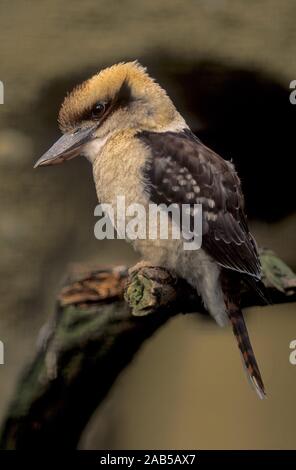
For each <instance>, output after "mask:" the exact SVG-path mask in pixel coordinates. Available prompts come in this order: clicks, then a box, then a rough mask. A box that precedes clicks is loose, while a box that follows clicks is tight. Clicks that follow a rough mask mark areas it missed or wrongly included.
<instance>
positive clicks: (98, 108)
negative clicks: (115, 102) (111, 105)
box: [91, 102, 106, 119]
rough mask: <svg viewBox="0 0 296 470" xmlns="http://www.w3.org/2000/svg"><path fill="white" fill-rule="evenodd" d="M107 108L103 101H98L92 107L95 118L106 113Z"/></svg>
mask: <svg viewBox="0 0 296 470" xmlns="http://www.w3.org/2000/svg"><path fill="white" fill-rule="evenodd" d="M105 109H106V105H105V103H102V102H98V103H96V104H95V105H94V107H93V108H92V110H91V114H92V117H93V119H97V118H99V117H101V116H102V114H103V113H104V111H105Z"/></svg>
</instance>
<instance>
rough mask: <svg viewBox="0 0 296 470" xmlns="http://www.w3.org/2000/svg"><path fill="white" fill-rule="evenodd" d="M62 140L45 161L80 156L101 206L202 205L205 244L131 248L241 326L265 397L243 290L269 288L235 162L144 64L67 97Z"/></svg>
mask: <svg viewBox="0 0 296 470" xmlns="http://www.w3.org/2000/svg"><path fill="white" fill-rule="evenodd" d="M58 123H59V126H60V129H61V131H62V133H63V135H62V137H60V138H59V139H58V141H57V142H56V143H55V144H54V145H53V146H52V147H51V148H50V149H49V150H48V151H47V152H46V153H45V154H44V155H43V156H42V157H41V158H39V160H38V161H37V162H36V164H35V167H41V166H47V165H54V164H57V163H61V162H63V161H66V160H69V159H72V158H74V157H77V156H79V155H82V156H84V157H86V158H87V159H88V160H89V161H90V163H91V165H92V171H93V178H94V182H95V187H96V192H97V196H98V201H99V202H100V203H104V204H111V205H114V206H115V204H116V198H117V196H118V195H123V196H124V197H125V198H126V203H127V204H133V203H140V204H143V205H144V207H147V206H148V205H149V204H151V203H154V204H158V205H159V204H171V203H173V204H176V205H177V206H180V205H182V204H189V205H190V207H191V206H193V205H194V204H201V205H202V244H201V247H200V249H198V250H194V251H186V250H184V248H183V245H182V243H181V240H178V239H174V240H173V239H170V240H163V239H159V237H157V238H156V239H153V240H152V239H149V238H148V237H147V238H146V239H141V240H140V239H139V240H132V243H133V245H134V247H135V249H136V250H137V251H138V252H139V253H140V254H141V256H142V258H143V259H144V260H146V261H148V262H150V263H151V264H154V265H157V266H161V267H164V268H166V269H167V270H169V271H170V272H171V273H173V274H174V275H176V276H178V277H181V278H183V279H185V280H186V281H187V282H188V283H189V284H190V285H191V286H192V287H193V288H194V289H195V290H196V292H197V293H198V295H199V296H200V297H201V299H202V301H203V303H204V306H205V308H206V310H207V311H208V313H209V314H210V315H211V316H212V317H213V318H214V320H215V321H216V322H217V324H218V325H220V326H225V325H227V324H228V323H230V324H231V325H232V329H233V333H234V336H235V338H236V340H237V344H238V347H239V350H240V353H241V357H242V360H243V364H244V367H245V370H246V372H247V376H248V378H249V380H250V382H251V384H252V385H253V387H254V389H255V391H256V392H257V394H258V396H259V397H260V398H265V397H266V392H265V387H264V384H263V380H262V377H261V373H260V370H259V367H258V364H257V361H256V358H255V354H254V351H253V348H252V345H251V342H250V338H249V334H248V330H247V327H246V323H245V321H244V317H243V313H242V310H241V307H240V291H241V283H242V281H243V282H247V283H248V284H249V285H250V286H251V287H252V288H253V289H254V290H255V291H256V292H258V293H259V294H260V295H261V296H264V292H263V290H262V282H261V276H262V274H261V273H262V270H261V264H260V258H259V254H258V249H257V245H256V241H255V239H254V237H253V235H252V234H251V233H250V230H249V228H248V222H247V216H246V213H245V203H244V196H243V192H242V187H241V182H240V179H239V176H238V174H237V172H236V170H235V167H234V165H233V163H232V162H231V161H229V160H227V159H224V158H222V157H221V156H219V155H218V154H217V153H216V152H214V151H213V150H211V149H210V148H208V147H207V146H206V145H205V144H204V143H203V142H202V141H201V140H200V139H199V138H198V137H197V136H196V135H195V134H194V133H193V132H192V130H191V129H190V127H189V125H188V124H187V123H186V121H185V119H184V118H183V117H182V115H181V114H180V113H179V112H178V110H177V108H176V106H175V105H174V103H173V101H172V100H171V98H170V97H169V95H168V94H167V92H166V90H165V89H164V88H163V87H161V85H160V84H159V83H158V82H157V81H156V80H155V79H153V78H152V77H151V76H150V75H149V73H148V72H147V69H146V68H145V67H143V66H142V65H141V64H140V63H139V62H138V61H130V62H120V63H117V64H114V65H112V66H110V67H107V68H104V69H102V70H100V71H99V72H98V73H96V74H95V75H93V76H92V77H91V78H89V79H87V80H85V81H84V82H83V83H81V84H79V85H77V86H76V87H75V88H74V89H73V90H72V91H71V92H70V93H69V94H67V95H66V97H65V99H64V101H63V103H62V105H61V108H60V111H59V115H58Z"/></svg>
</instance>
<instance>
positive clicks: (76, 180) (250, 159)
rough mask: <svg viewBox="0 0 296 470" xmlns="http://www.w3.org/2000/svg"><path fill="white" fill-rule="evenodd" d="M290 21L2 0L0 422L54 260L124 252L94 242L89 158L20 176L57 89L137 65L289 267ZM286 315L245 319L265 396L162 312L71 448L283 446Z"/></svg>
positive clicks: (45, 312)
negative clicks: (232, 173) (111, 68)
mask: <svg viewBox="0 0 296 470" xmlns="http://www.w3.org/2000/svg"><path fill="white" fill-rule="evenodd" d="M295 21H296V4H295V2H293V0H283V1H281V2H278V1H276V0H261V1H260V0H257V1H249V2H245V1H243V0H237V1H233V0H232V1H230V0H196V1H193V0H192V1H189V0H188V1H186V2H184V1H177V0H170V1H154V0H151V1H149V2H148V1H142V2H141V1H140V2H139V1H136V0H125V1H121V2H116V1H114V0H109V1H107V0H106V1H105V0H100V1H94V0H86V1H84V2H81V1H77V0H72V1H65V2H58V1H57V0H53V1H50V2H49V1H44V2H37V1H26V2H21V1H20V0H15V1H6V0H2V2H1V5H0V80H1V81H2V82H3V83H4V87H5V103H4V104H3V105H0V126H1V127H0V201H1V218H0V250H1V252H0V255H1V258H0V259H1V261H0V273H1V284H0V289H1V304H0V305H1V316H0V339H1V340H2V341H3V342H4V343H5V365H4V366H0V382H1V389H0V414H1V415H3V413H4V412H5V409H6V406H7V403H8V400H9V398H10V395H11V393H12V391H13V387H14V384H15V381H16V378H17V376H18V373H19V371H20V370H21V369H22V368H23V366H24V364H25V363H26V362H27V361H28V359H29V358H30V357H31V356H32V355H33V354H34V348H35V342H36V336H37V332H38V330H39V328H40V326H41V325H42V324H43V323H44V321H45V319H46V318H47V317H48V316H49V315H50V314H51V313H52V311H53V305H54V295H55V292H56V291H57V289H58V285H59V282H60V280H61V278H62V276H63V274H64V273H65V271H66V267H67V264H68V263H69V262H81V261H91V262H93V263H99V264H132V263H133V262H134V261H135V260H136V259H137V258H136V255H135V254H134V253H133V251H132V249H131V248H130V247H129V246H128V245H126V244H125V243H123V242H119V241H114V242H112V241H111V242H110V241H109V242H98V241H96V240H95V238H94V235H93V227H94V222H95V219H94V216H93V210H94V207H95V205H96V195H95V190H94V185H93V182H92V174H91V167H90V165H89V164H88V162H87V161H85V160H84V159H77V160H74V161H72V162H69V163H68V164H65V165H62V166H57V167H52V168H48V169H39V170H33V168H32V166H33V163H34V161H35V160H36V159H37V158H38V157H39V156H40V155H41V154H42V153H43V152H44V151H45V150H46V149H47V148H48V147H49V146H50V145H51V144H52V143H53V141H54V140H55V139H56V137H57V136H58V135H59V130H58V127H57V123H56V116H57V113H58V109H59V106H60V104H61V101H62V99H63V97H64V95H65V94H66V92H67V91H69V90H70V89H71V88H72V87H73V85H75V84H76V83H78V82H80V81H81V80H83V79H85V78H88V77H89V76H90V75H92V74H94V73H96V72H97V71H98V70H100V69H101V68H102V67H105V66H108V65H111V64H113V63H114V62H117V61H122V60H131V59H132V60H133V59H139V60H140V62H141V63H142V64H143V65H146V66H148V69H149V72H150V73H151V75H152V76H154V77H155V78H156V79H157V80H158V81H159V82H160V83H161V84H162V85H163V86H164V87H165V88H166V89H167V90H168V91H169V94H170V96H171V97H172V98H173V99H174V101H175V103H176V104H177V107H178V108H179V110H180V111H181V112H182V114H183V115H184V117H185V118H186V119H187V121H188V122H189V124H190V125H191V126H192V129H193V130H194V131H195V132H196V133H197V134H198V135H199V137H200V138H201V139H202V140H204V142H205V143H207V144H208V145H210V146H211V147H213V148H214V149H215V150H216V151H218V152H219V153H220V154H221V155H222V156H225V157H227V158H232V159H233V161H234V162H235V164H236V167H237V169H238V172H239V174H240V176H241V179H242V184H243V188H244V192H245V195H246V203H247V209H248V214H249V217H250V220H251V225H252V228H253V231H254V234H255V235H256V238H257V240H258V243H259V244H260V245H262V246H268V247H270V248H272V249H274V250H275V251H276V252H277V253H278V254H279V255H280V256H281V257H282V259H283V260H285V261H286V262H287V263H288V264H289V265H290V266H291V267H292V268H296V253H295V229H296V217H295V182H294V179H295V173H294V171H293V170H294V166H295V165H294V158H295V156H294V153H295V150H294V149H295V145H294V140H295V113H296V106H293V105H292V104H291V103H290V101H289V94H290V91H291V90H290V89H289V85H290V82H291V81H292V80H294V79H295V78H296V62H295V54H296V28H295ZM295 313H296V312H295V304H290V305H283V306H274V307H265V308H263V309H261V308H253V309H249V311H248V313H247V322H248V326H249V328H250V333H251V337H252V339H253V343H254V347H255V350H256V353H257V356H258V361H259V363H260V366H261V368H262V373H263V376H264V379H265V382H266V387H267V391H268V395H269V399H268V400H267V401H265V402H260V401H259V400H258V399H257V397H256V396H255V394H254V393H253V392H252V390H251V389H250V388H249V386H248V384H247V382H246V380H245V378H244V376H243V372H242V370H241V364H240V360H239V354H238V352H237V348H236V345H235V342H234V340H233V338H232V333H231V331H230V329H225V330H220V329H219V328H218V327H216V325H214V324H212V323H210V322H208V321H204V319H201V318H199V317H198V316H197V318H194V319H192V318H186V317H182V318H176V319H174V320H173V321H172V322H171V323H170V324H169V325H168V326H166V327H165V328H164V329H163V330H161V331H160V332H159V333H158V334H157V335H156V337H155V338H153V339H152V340H151V341H150V342H149V343H148V344H146V345H145V346H144V347H143V349H142V351H141V353H140V354H139V356H138V357H137V359H136V360H135V361H134V363H133V365H132V366H131V367H130V368H129V369H128V370H127V371H126V372H125V373H124V374H123V376H122V377H121V378H120V379H119V381H118V383H117V385H116V386H115V387H114V390H113V391H112V393H111V396H110V397H109V398H108V399H107V400H106V403H105V405H104V407H103V409H102V410H100V412H99V413H98V414H97V416H95V417H94V419H93V422H92V423H90V426H89V429H88V430H87V432H86V434H85V436H84V438H83V440H82V443H81V447H83V448H101V447H104V446H108V447H109V448H215V447H216V448H217V447H218V448H291V447H292V448H293V447H295V437H296V436H295V419H294V397H295V391H296V367H295V366H292V365H291V364H290V363H289V360H288V359H289V352H290V351H289V343H290V341H291V340H293V339H295V338H296V316H295ZM82 406H83V404H82ZM77 412H79V410H77Z"/></svg>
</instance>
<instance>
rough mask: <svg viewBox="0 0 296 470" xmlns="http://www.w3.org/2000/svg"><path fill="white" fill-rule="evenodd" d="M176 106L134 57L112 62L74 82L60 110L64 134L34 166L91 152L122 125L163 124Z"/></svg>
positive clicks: (157, 127) (152, 127)
mask: <svg viewBox="0 0 296 470" xmlns="http://www.w3.org/2000/svg"><path fill="white" fill-rule="evenodd" d="M177 114H178V113H177V111H176V109H175V107H174V105H173V103H172V101H171V100H170V98H169V97H168V95H167V94H166V92H165V90H163V89H162V88H161V87H160V86H159V85H158V84H157V83H156V82H155V81H154V80H153V79H152V78H151V77H150V76H149V75H148V73H147V72H146V69H145V68H144V67H142V66H141V65H140V64H139V63H138V62H127V63H119V64H116V65H113V66H112V67H109V68H106V69H104V70H102V71H101V72H99V73H98V74H96V75H94V76H93V77H91V78H90V79H89V80H86V81H85V82H83V83H82V84H81V85H78V86H77V87H76V88H74V90H73V91H72V92H71V93H69V94H68V95H67V96H66V98H65V100H64V102H63V104H62V106H61V109H60V112H59V118H58V121H59V124H60V128H61V130H62V132H63V134H64V135H63V136H62V137H61V138H60V139H59V140H58V141H57V142H56V143H55V144H54V145H53V146H52V147H51V148H50V149H49V150H48V151H47V152H46V153H45V154H44V155H43V156H42V157H41V158H40V159H39V160H38V161H37V163H36V164H35V167H37V166H45V165H51V164H56V163H61V162H63V161H64V160H68V159H71V158H74V157H76V156H78V155H85V156H87V157H88V158H89V159H90V160H93V158H94V156H93V155H92V153H94V152H95V151H96V149H98V148H99V147H100V146H101V145H102V143H104V142H105V141H106V140H107V139H108V138H109V137H110V136H111V135H112V134H113V133H114V132H117V131H120V130H123V129H135V130H152V131H157V130H161V129H165V128H166V127H168V126H169V124H170V123H171V122H172V121H173V120H174V119H175V117H176V115H177Z"/></svg>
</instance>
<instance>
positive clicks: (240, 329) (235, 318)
mask: <svg viewBox="0 0 296 470" xmlns="http://www.w3.org/2000/svg"><path fill="white" fill-rule="evenodd" d="M228 315H229V319H230V321H231V324H232V329H233V333H234V335H235V337H236V340H237V343H238V347H239V349H240V352H241V356H242V360H243V364H244V366H245V369H246V372H247V375H248V378H249V380H250V382H251V384H252V386H253V387H254V389H255V390H256V392H257V394H258V395H259V397H260V398H261V399H263V398H266V393H265V389H264V384H263V380H262V377H261V374H260V371H259V367H258V364H257V361H256V358H255V354H254V351H253V348H252V345H251V342H250V338H249V334H248V330H247V326H246V324H245V320H244V317H243V314H242V312H241V310H240V308H239V307H236V306H235V305H233V304H232V305H231V308H229V310H228Z"/></svg>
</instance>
